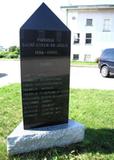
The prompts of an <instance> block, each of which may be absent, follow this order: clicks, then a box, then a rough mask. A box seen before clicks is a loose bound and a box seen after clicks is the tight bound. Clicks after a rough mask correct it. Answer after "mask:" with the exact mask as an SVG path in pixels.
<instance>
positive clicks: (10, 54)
mask: <svg viewBox="0 0 114 160" xmlns="http://www.w3.org/2000/svg"><path fill="white" fill-rule="evenodd" d="M7 58H18V54H17V51H14V52H8V54H7Z"/></svg>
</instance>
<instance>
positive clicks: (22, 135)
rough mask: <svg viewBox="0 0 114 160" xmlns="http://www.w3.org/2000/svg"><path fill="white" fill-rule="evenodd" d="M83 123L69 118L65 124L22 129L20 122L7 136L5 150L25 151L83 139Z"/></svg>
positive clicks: (60, 145) (11, 153) (10, 152)
mask: <svg viewBox="0 0 114 160" xmlns="http://www.w3.org/2000/svg"><path fill="white" fill-rule="evenodd" d="M84 134H85V127H84V125H82V124H80V123H78V122H75V121H73V120H69V122H68V123H66V124H61V125H55V126H49V127H42V128H36V129H29V130H24V129H23V123H20V124H19V125H18V126H17V128H16V129H14V131H13V132H12V133H11V134H10V135H9V136H8V138H7V151H8V154H9V155H14V154H19V153H26V152H31V151H35V150H41V149H46V148H52V147H62V146H66V145H69V144H72V143H77V142H81V141H82V140H83V139H84Z"/></svg>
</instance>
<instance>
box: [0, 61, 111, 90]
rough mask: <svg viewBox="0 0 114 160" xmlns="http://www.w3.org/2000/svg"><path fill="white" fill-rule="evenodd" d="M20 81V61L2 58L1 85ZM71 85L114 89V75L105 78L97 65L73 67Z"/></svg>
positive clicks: (83, 87)
mask: <svg viewBox="0 0 114 160" xmlns="http://www.w3.org/2000/svg"><path fill="white" fill-rule="evenodd" d="M11 83H20V62H19V61H1V60H0V87H2V86H4V85H8V84H11ZM70 87H71V88H81V89H109V90H114V76H112V77H111V78H103V77H102V76H101V75H100V73H99V69H98V68H97V67H91V68H90V67H71V70H70Z"/></svg>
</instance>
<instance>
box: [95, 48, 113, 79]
mask: <svg viewBox="0 0 114 160" xmlns="http://www.w3.org/2000/svg"><path fill="white" fill-rule="evenodd" d="M98 67H99V69H100V73H101V75H102V76H103V77H108V76H109V75H110V73H114V48H108V49H105V50H104V51H103V52H102V54H101V56H100V58H99V63H98Z"/></svg>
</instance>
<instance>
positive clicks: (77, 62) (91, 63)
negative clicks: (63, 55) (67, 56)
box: [71, 60, 98, 66]
mask: <svg viewBox="0 0 114 160" xmlns="http://www.w3.org/2000/svg"><path fill="white" fill-rule="evenodd" d="M71 65H77V66H97V65H98V64H97V63H96V62H81V61H76V60H72V61H71Z"/></svg>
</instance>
